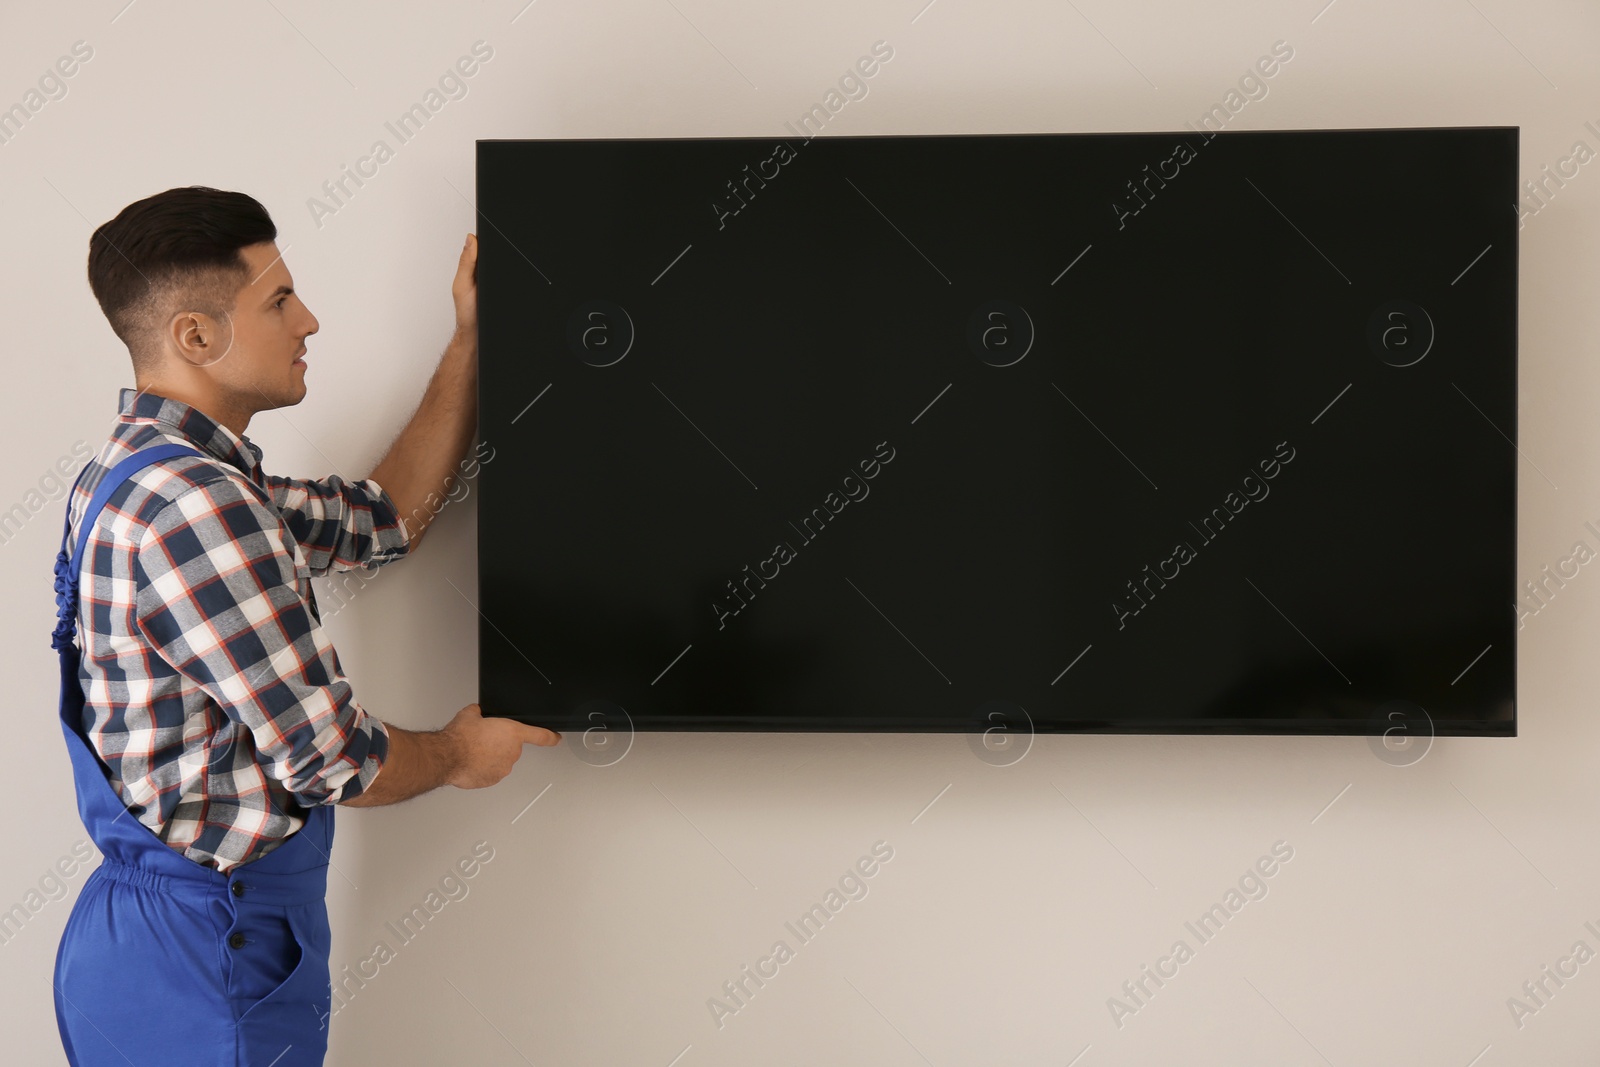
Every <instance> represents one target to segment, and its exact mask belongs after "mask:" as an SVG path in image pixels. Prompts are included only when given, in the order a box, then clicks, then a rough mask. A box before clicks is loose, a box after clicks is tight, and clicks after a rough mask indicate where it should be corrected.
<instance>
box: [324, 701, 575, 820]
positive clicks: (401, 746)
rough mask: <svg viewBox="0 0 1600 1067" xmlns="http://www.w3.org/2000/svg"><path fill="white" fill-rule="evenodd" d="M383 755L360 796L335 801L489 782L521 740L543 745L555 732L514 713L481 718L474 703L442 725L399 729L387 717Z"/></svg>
mask: <svg viewBox="0 0 1600 1067" xmlns="http://www.w3.org/2000/svg"><path fill="white" fill-rule="evenodd" d="M384 725H385V726H386V727H387V728H388V731H389V755H388V757H387V758H386V759H385V760H384V762H383V768H382V770H380V771H378V775H377V777H375V778H373V779H372V782H371V784H369V785H368V786H367V788H366V789H365V790H364V791H363V792H362V793H361V795H360V796H357V797H353V798H351V799H350V800H346V801H342V802H341V804H340V806H341V807H351V808H375V807H380V806H382V805H385V804H395V803H398V802H399V801H402V800H409V799H410V798H412V797H414V796H419V795H421V794H423V793H426V792H429V791H430V790H434V789H437V788H439V787H440V786H442V785H453V786H455V787H456V788H457V789H482V788H484V787H485V786H491V785H494V784H495V783H496V782H498V781H500V780H501V779H502V778H504V777H505V776H506V775H508V774H510V773H511V768H512V767H513V766H515V765H516V762H517V760H519V759H521V758H522V748H523V746H524V745H539V746H541V747H549V746H551V745H554V744H557V743H558V742H560V740H561V735H560V734H558V733H555V732H554V731H552V730H546V729H545V728H544V727H542V726H529V725H527V724H526V723H521V722H518V721H516V720H515V719H505V718H484V716H483V711H482V709H481V708H479V707H478V705H476V704H468V705H467V706H466V707H464V708H462V709H461V710H460V711H458V712H456V715H455V718H453V719H451V720H450V722H449V723H447V724H446V725H445V727H444V729H442V730H427V731H416V730H403V729H401V728H400V727H398V726H395V725H394V724H392V723H385V724H384Z"/></svg>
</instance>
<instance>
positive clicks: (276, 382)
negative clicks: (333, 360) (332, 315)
mask: <svg viewBox="0 0 1600 1067" xmlns="http://www.w3.org/2000/svg"><path fill="white" fill-rule="evenodd" d="M239 254H240V256H241V257H242V258H243V259H244V261H245V263H246V264H247V265H248V266H249V268H250V274H249V277H250V278H251V279H253V280H251V281H249V282H248V283H247V284H246V285H245V286H244V287H243V288H242V289H240V290H239V294H238V297H237V298H236V300H235V302H234V308H233V312H232V314H231V315H230V316H228V318H225V319H224V321H223V322H222V323H220V324H219V325H221V327H222V329H223V334H222V338H221V344H222V345H223V347H224V349H225V352H224V354H222V355H220V356H218V357H217V358H216V360H215V362H214V363H211V364H209V367H210V370H211V374H212V379H213V381H215V383H216V385H217V388H218V390H219V391H221V392H223V393H225V394H227V395H228V396H229V399H230V400H232V401H233V402H234V403H235V404H237V405H238V406H239V407H240V408H243V409H244V410H247V411H268V410H271V409H273V408H281V407H289V406H290V405H293V404H298V403H300V401H301V400H303V399H305V395H306V365H305V363H304V362H301V361H300V359H299V357H301V356H303V355H305V353H306V345H305V339H306V338H307V337H308V336H309V335H311V334H314V333H316V332H317V325H318V324H317V319H316V316H315V315H313V314H311V311H310V309H308V308H307V307H306V306H305V304H304V303H303V302H302V301H301V300H300V297H299V296H298V295H297V294H296V293H295V292H294V279H293V278H291V277H290V276H289V268H288V267H287V266H285V265H284V262H283V257H282V255H281V254H280V253H279V252H278V246H277V243H276V242H274V241H267V242H264V243H262V244H257V245H248V246H246V247H245V248H242V249H240V252H239ZM230 323H231V326H232V329H231V331H230V330H229V329H228V327H229V325H230Z"/></svg>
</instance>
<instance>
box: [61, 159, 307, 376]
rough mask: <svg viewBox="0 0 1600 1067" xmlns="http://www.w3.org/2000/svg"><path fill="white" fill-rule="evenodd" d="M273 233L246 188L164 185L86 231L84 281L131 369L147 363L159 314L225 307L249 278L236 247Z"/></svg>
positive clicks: (215, 313) (214, 311)
mask: <svg viewBox="0 0 1600 1067" xmlns="http://www.w3.org/2000/svg"><path fill="white" fill-rule="evenodd" d="M277 237H278V227H277V226H276V225H274V224H273V222H272V217H271V216H270V215H268V214H267V209H266V208H264V207H262V206H261V203H260V202H259V201H258V200H256V199H255V198H254V197H252V196H250V195H248V194H246V193H234V192H226V191H224V190H221V189H212V188H209V187H208V186H204V185H190V186H185V187H183V188H178V189H168V190H167V191H166V192H164V193H157V194H155V195H154V196H149V197H146V198H145V199H143V200H139V201H136V202H134V203H132V204H129V205H128V206H127V207H125V208H123V209H122V210H121V211H120V212H118V213H117V217H116V218H114V219H112V220H111V221H110V222H106V223H102V224H101V225H100V227H99V228H97V229H96V230H95V231H94V233H93V234H92V235H91V236H90V237H89V288H90V289H92V290H93V291H94V297H95V299H96V300H97V301H99V302H100V310H101V311H103V312H105V316H106V319H107V320H108V321H109V322H110V323H111V329H112V331H113V332H114V333H116V335H117V337H118V338H119V339H121V341H122V343H123V344H125V345H127V346H128V352H129V353H130V354H131V355H132V356H133V364H134V367H135V369H136V370H146V369H153V367H154V359H155V353H156V352H157V351H159V346H158V344H157V342H156V338H155V331H156V330H157V329H159V328H160V326H161V325H162V323H163V322H164V320H165V319H166V317H167V316H168V315H170V314H175V313H177V312H179V311H199V312H203V313H204V314H207V315H210V316H212V317H213V318H216V319H219V320H220V319H221V318H222V316H223V314H224V313H225V312H232V310H233V304H234V299H235V298H236V297H237V295H238V292H239V290H240V289H242V288H243V287H244V286H245V285H246V284H248V282H249V281H250V278H249V269H250V268H249V266H248V265H247V264H246V263H245V261H244V257H243V256H241V255H240V254H239V250H240V249H241V248H244V247H246V246H247V245H253V244H261V243H263V242H267V241H274V240H276V239H277Z"/></svg>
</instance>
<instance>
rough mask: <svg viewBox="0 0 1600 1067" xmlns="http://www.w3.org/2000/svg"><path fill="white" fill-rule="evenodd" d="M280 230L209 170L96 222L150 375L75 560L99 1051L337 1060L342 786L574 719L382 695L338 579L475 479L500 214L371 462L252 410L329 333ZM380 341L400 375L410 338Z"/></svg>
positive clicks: (453, 777) (72, 611)
mask: <svg viewBox="0 0 1600 1067" xmlns="http://www.w3.org/2000/svg"><path fill="white" fill-rule="evenodd" d="M276 239H277V227H276V226H275V225H274V224H273V222H272V220H271V218H270V217H269V216H268V215H267V212H266V210H265V209H264V208H263V207H262V206H261V204H260V203H258V202H257V201H256V200H255V199H253V198H252V197H249V196H247V195H245V194H243V193H236V192H223V191H219V190H216V189H210V188H206V187H203V186H191V187H188V188H180V189H169V190H167V191H166V192H164V193H159V194H157V195H155V196H152V197H149V198H147V199H144V200H140V201H138V202H137V203H134V204H130V205H129V206H128V207H126V208H124V209H123V210H122V212H121V213H119V214H118V215H117V217H116V218H114V219H112V220H111V221H110V222H107V223H105V224H104V225H102V226H100V227H99V228H98V229H96V230H95V231H94V234H93V235H92V236H91V237H90V239H89V285H90V288H91V289H92V290H93V292H94V295H95V298H96V299H97V300H98V301H99V303H100V307H101V310H102V311H104V312H105V315H106V318H107V319H108V320H110V323H111V328H112V330H113V331H114V332H115V333H116V335H117V337H118V338H119V339H120V340H121V341H122V342H123V344H125V345H126V346H127V348H128V353H129V355H130V356H131V357H132V360H133V369H134V381H135V384H136V385H137V388H134V389H127V388H124V389H122V390H121V394H120V402H119V405H118V415H117V418H116V421H115V423H114V424H113V426H112V429H111V433H110V437H109V440H107V441H106V443H105V445H104V446H103V447H102V448H101V449H100V451H99V452H98V454H97V455H96V456H95V458H94V459H93V460H91V461H90V462H89V463H88V465H87V466H85V468H84V470H83V472H82V473H81V475H80V476H79V480H78V484H77V485H76V486H75V487H74V489H73V492H72V494H71V496H70V497H69V498H68V507H67V516H66V522H65V529H64V531H63V533H62V543H61V552H60V554H59V555H58V556H57V560H56V594H57V605H58V608H59V619H58V625H57V627H56V630H55V633H54V635H53V637H52V642H51V643H52V646H53V647H55V648H56V649H57V650H58V651H59V653H60V659H61V677H62V685H61V705H60V714H61V725H62V730H63V733H64V735H65V736H66V739H67V749H68V752H69V754H70V756H71V761H72V769H73V776H74V779H75V783H76V789H77V800H78V811H79V814H80V815H81V817H82V819H83V822H84V825H85V826H86V827H87V828H88V831H89V835H90V837H91V838H92V839H93V840H94V843H95V844H96V845H97V846H98V847H99V849H100V851H101V853H102V854H103V856H104V859H103V861H102V863H101V864H100V866H99V867H97V868H96V869H95V870H94V871H93V872H92V873H91V874H90V875H89V877H88V879H87V880H86V881H85V883H84V886H83V889H82V891H81V892H80V894H79V896H78V898H77V901H76V902H75V903H74V905H73V908H72V914H71V915H70V917H69V918H68V920H67V925H66V929H65V930H64V931H63V933H62V937H61V945H60V948H59V950H58V952H57V956H56V966H55V1007H56V1021H57V1024H58V1026H59V1028H60V1031H61V1039H62V1042H63V1044H64V1046H65V1048H66V1052H67V1059H68V1061H69V1062H70V1063H72V1064H73V1065H74V1067H99V1065H111V1064H115V1065H117V1067H127V1065H128V1064H129V1063H134V1064H160V1065H162V1067H189V1065H193V1067H201V1065H204V1067H224V1065H225V1067H245V1065H247V1064H248V1065H253V1067H268V1065H271V1067H310V1065H320V1064H321V1063H322V1062H323V1057H324V1055H325V1053H326V1050H327V1039H328V1032H327V1029H326V1027H325V1021H326V1020H327V1018H328V1017H329V1013H330V1006H331V999H332V987H331V984H330V982H329V972H328V951H329V929H328V915H327V908H326V904H325V891H326V888H327V874H328V868H329V866H330V859H329V856H330V853H331V851H332V848H333V823H334V818H333V815H334V805H336V804H337V805H344V806H346V807H376V806H378V805H383V804H393V803H396V802H397V801H401V800H405V799H407V798H409V797H414V796H417V795H419V794H421V793H425V792H427V791H429V790H431V789H435V788H437V787H439V786H442V785H453V786H456V787H457V788H461V789H479V788H482V787H484V786H489V785H493V784H494V783H496V782H498V781H500V780H501V779H502V778H504V777H505V776H506V775H507V774H509V773H510V772H511V768H512V765H513V764H515V763H516V762H517V760H518V759H519V758H520V757H521V755H522V748H523V745H525V744H534V745H554V744H556V743H557V742H558V741H559V740H560V736H559V735H558V734H555V733H553V732H551V731H549V730H545V729H542V728H540V727H537V726H529V725H526V724H524V723H520V722H517V721H515V720H513V719H509V718H485V717H484V716H483V715H482V714H481V712H480V709H479V708H478V706H477V705H476V704H469V705H467V706H466V707H465V708H462V709H461V710H460V711H459V712H457V713H456V715H455V716H454V717H453V718H451V720H450V721H449V723H448V724H447V725H446V726H445V727H444V728H443V729H440V730H436V731H428V732H415V731H410V730H403V729H401V728H400V727H398V726H394V725H391V724H389V723H386V722H384V721H382V720H381V719H379V718H378V717H377V716H376V715H373V714H371V713H369V712H368V711H366V710H365V709H363V708H362V707H361V705H360V704H358V703H357V702H356V699H355V696H354V694H353V693H352V691H351V687H350V683H349V681H348V680H347V679H346V677H345V675H344V673H343V671H342V669H341V668H340V665H339V657H338V655H337V654H336V653H335V652H334V648H333V643H332V642H331V641H330V640H329V638H328V634H327V632H326V630H324V629H323V627H322V623H321V619H320V617H319V614H318V610H317V604H316V599H315V597H314V595H313V592H312V588H311V578H312V577H314V576H319V575H326V574H328V573H329V572H331V571H341V570H351V569H355V568H361V569H362V572H363V573H367V574H370V573H372V572H373V571H374V570H375V569H376V568H378V567H380V566H382V565H384V564H387V563H392V562H393V561H395V560H398V559H400V558H402V557H405V556H409V555H411V554H412V553H414V552H416V550H417V545H418V543H419V542H420V541H421V539H422V536H423V534H424V532H425V531H426V530H427V527H428V524H429V522H430V521H431V519H432V518H433V516H434V515H435V514H436V513H437V511H438V506H437V505H435V506H429V505H430V502H432V501H442V500H443V499H445V498H446V497H447V495H448V493H449V491H450V488H451V485H452V484H453V482H454V480H455V479H456V478H459V477H460V473H459V470H458V468H459V467H460V466H461V465H462V460H463V458H464V454H465V452H466V450H467V446H468V445H469V443H470V442H471V441H472V438H473V435H474V432H475V429H476V424H477V351H478V350H477V258H478V246H477V239H476V237H474V236H473V235H471V234H469V235H467V240H466V245H465V247H464V248H462V250H461V259H460V262H459V264H458V266H457V269H456V276H455V281H454V283H453V284H452V285H451V295H452V297H453V300H454V303H455V320H456V325H455V332H454V335H453V336H452V337H451V339H450V343H449V345H448V347H447V348H446V349H445V352H444V355H443V357H442V358H441V360H440V361H439V364H438V367H437V368H436V369H435V370H434V372H433V375H432V378H431V380H430V381H429V383H428V387H427V391H426V393H425V394H424V396H423V398H422V403H421V404H420V405H419V407H418V408H417V410H416V412H415V414H413V415H412V417H411V419H410V421H409V422H408V423H407V424H406V426H405V429H404V430H402V431H401V433H400V435H399V436H398V437H397V438H396V439H395V440H394V442H393V443H392V444H391V445H390V447H389V449H388V451H387V452H386V454H385V455H384V457H383V460H382V461H381V462H380V463H379V464H378V466H377V467H376V469H374V470H373V472H372V476H371V477H369V478H367V479H365V480H362V481H345V480H344V479H342V478H340V477H338V476H337V475H329V476H328V477H326V478H322V479H295V478H285V477H280V476H278V475H269V474H266V473H264V472H263V471H262V469H261V449H260V448H258V447H257V446H256V445H255V444H254V443H252V442H251V440H250V439H249V438H248V437H246V436H245V429H246V427H247V426H248V425H249V423H250V419H251V417H252V416H253V415H255V414H256V413H257V412H259V411H271V410H274V409H277V408H287V407H292V406H293V405H295V404H298V403H300V401H301V400H303V399H304V398H305V395H306V375H307V373H308V371H307V366H306V361H305V360H304V359H303V358H301V357H303V356H305V355H306V353H307V348H306V344H305V340H306V338H307V337H308V336H310V335H311V334H313V333H316V332H317V325H318V324H317V320H316V318H315V317H314V316H313V315H312V314H311V312H310V310H309V309H308V308H307V307H306V305H305V303H304V302H303V301H302V300H301V299H300V296H299V295H298V294H297V293H296V292H295V289H294V284H293V280H292V279H291V277H290V275H289V269H288V267H287V266H286V265H285V264H284V261H283V257H282V255H281V254H280V253H279V251H278V248H277V244H276ZM368 363H369V369H366V373H368V374H370V375H371V376H373V377H379V376H383V375H387V374H389V373H390V361H389V360H387V359H385V358H384V357H383V355H382V354H374V355H372V356H370V357H369V358H368ZM306 428H307V429H309V426H308V427H306ZM80 583H81V584H80ZM75 632H76V633H81V634H82V637H81V640H80V642H79V643H76V644H75V643H74V634H75ZM80 645H81V647H80Z"/></svg>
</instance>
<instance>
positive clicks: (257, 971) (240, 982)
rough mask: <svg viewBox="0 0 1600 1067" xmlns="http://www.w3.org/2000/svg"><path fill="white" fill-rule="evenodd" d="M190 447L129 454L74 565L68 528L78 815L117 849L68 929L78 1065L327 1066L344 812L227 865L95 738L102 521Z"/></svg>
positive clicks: (70, 1028)
mask: <svg viewBox="0 0 1600 1067" xmlns="http://www.w3.org/2000/svg"><path fill="white" fill-rule="evenodd" d="M190 454H194V455H199V454H201V453H199V452H197V451H196V450H195V449H193V448H189V447H187V446H184V445H179V444H163V445H157V446H155V447H152V448H147V449H144V450H142V451H139V452H137V453H135V454H133V455H131V456H129V457H128V458H126V459H124V460H122V461H121V462H120V463H118V464H117V465H116V466H115V467H113V468H112V469H111V470H110V471H109V472H108V473H107V475H106V477H105V479H104V480H103V481H102V482H101V483H100V485H99V486H98V487H97V488H96V490H95V493H94V496H93V498H92V499H91V501H90V503H89V507H88V509H87V510H86V511H85V512H84V515H83V518H82V520H81V521H80V527H79V533H78V538H77V543H76V549H77V550H76V551H75V552H74V553H73V554H72V556H71V557H70V559H69V557H68V556H67V538H68V535H69V533H70V529H71V520H70V512H69V519H68V522H67V524H66V527H65V528H64V529H63V530H62V534H61V551H60V553H59V554H58V555H57V556H56V567H55V571H56V585H55V588H56V603H57V605H58V608H59V621H58V624H57V626H56V629H55V633H54V634H53V635H52V638H51V642H50V644H51V647H53V648H55V649H57V650H58V651H59V652H60V653H61V728H62V731H63V732H64V733H65V734H66V739H67V751H68V753H69V754H70V755H71V757H72V773H73V778H74V781H75V784H76V788H77V795H78V814H79V816H80V817H81V818H82V819H83V825H84V826H85V827H86V828H87V829H88V831H89V836H90V837H91V838H93V840H94V843H95V845H96V846H98V847H99V849H100V852H101V854H102V856H103V857H104V859H103V861H102V862H101V864H100V866H98V867H96V868H95V869H94V870H93V871H92V872H91V873H90V874H89V877H88V878H87V879H86V880H85V882H84V886H83V890H82V891H81V892H80V893H79V895H78V898H77V900H76V901H75V902H74V903H73V906H72V914H71V915H70V916H69V917H68V919H67V925H66V929H65V930H64V931H63V932H62V935H61V945H60V948H59V949H58V951H57V953H56V965H55V1005H56V1024H57V1026H58V1027H59V1028H60V1031H61V1041H62V1044H63V1045H64V1046H65V1047H66V1052H67V1060H68V1062H70V1063H71V1064H72V1065H73V1067H101V1065H106V1067H110V1065H115V1067H129V1065H130V1064H131V1065H132V1067H320V1065H321V1063H322V1061H323V1056H324V1054H325V1053H326V1051H327V1047H328V1027H327V1024H328V1019H329V1016H330V1013H331V1010H332V1009H331V1002H332V1000H331V994H332V986H331V984H330V982H329V975H328V950H329V945H330V938H329V930H328V913H327V906H326V889H327V875H328V856H329V853H330V851H331V850H332V848H333V809H332V808H331V807H327V806H321V805H318V806H313V807H311V808H310V809H309V810H308V814H307V819H306V822H305V825H304V826H302V827H301V828H300V830H299V831H298V832H296V833H295V834H293V835H292V836H291V837H290V838H289V839H288V840H286V841H285V842H283V843H282V844H280V845H278V846H277V847H276V848H275V849H273V850H272V851H271V852H269V853H267V854H266V855H265V856H262V857H260V858H259V859H256V860H253V861H251V862H248V863H243V864H240V865H239V866H237V867H234V868H233V869H232V871H230V872H229V873H228V874H223V873H221V872H219V871H217V870H216V869H215V868H212V867H205V866H202V865H201V864H199V863H196V862H194V861H193V860H190V859H188V858H187V857H185V856H183V855H181V854H180V853H178V852H177V851H176V850H174V849H173V848H171V847H170V846H168V845H167V844H166V843H165V842H163V841H162V840H161V839H160V838H158V837H157V836H156V835H155V832H154V831H152V830H151V829H150V828H149V827H148V826H146V825H144V824H143V823H141V822H139V821H138V820H137V819H135V818H134V817H133V816H132V815H131V814H130V813H129V812H128V809H127V808H126V807H124V806H123V803H122V801H121V800H120V799H118V797H117V794H116V792H115V791H114V790H113V789H112V787H111V783H110V782H109V781H108V780H107V779H108V778H109V777H110V775H111V771H110V769H109V768H108V767H106V765H105V764H104V763H102V762H101V760H100V758H99V755H98V754H97V753H96V752H95V751H94V749H93V748H92V747H91V746H90V744H89V741H88V739H87V737H86V736H85V734H84V732H83V730H84V726H83V715H82V713H83V707H84V694H83V688H82V686H81V684H80V683H79V680H78V665H79V661H80V652H79V650H78V647H77V646H76V645H75V644H74V643H73V635H74V633H75V632H76V629H77V611H78V573H79V571H80V570H81V567H82V560H83V553H84V545H85V543H86V542H87V540H88V534H89V531H90V530H92V529H93V528H94V525H95V520H96V518H97V517H98V515H99V514H100V510H101V508H102V507H103V506H104V505H105V502H106V500H107V498H108V497H109V496H110V495H111V492H112V491H113V490H114V489H115V488H116V487H117V486H119V485H121V484H122V483H123V481H125V480H126V479H127V478H128V476H129V475H131V474H133V473H134V472H135V471H137V470H139V469H141V468H143V467H146V466H148V465H149V464H151V463H155V462H158V461H160V460H163V459H168V458H171V457H173V456H179V455H190ZM86 469H87V468H86ZM80 478H81V475H80ZM68 499H69V500H70V499H71V498H70V497H69V498H68Z"/></svg>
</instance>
